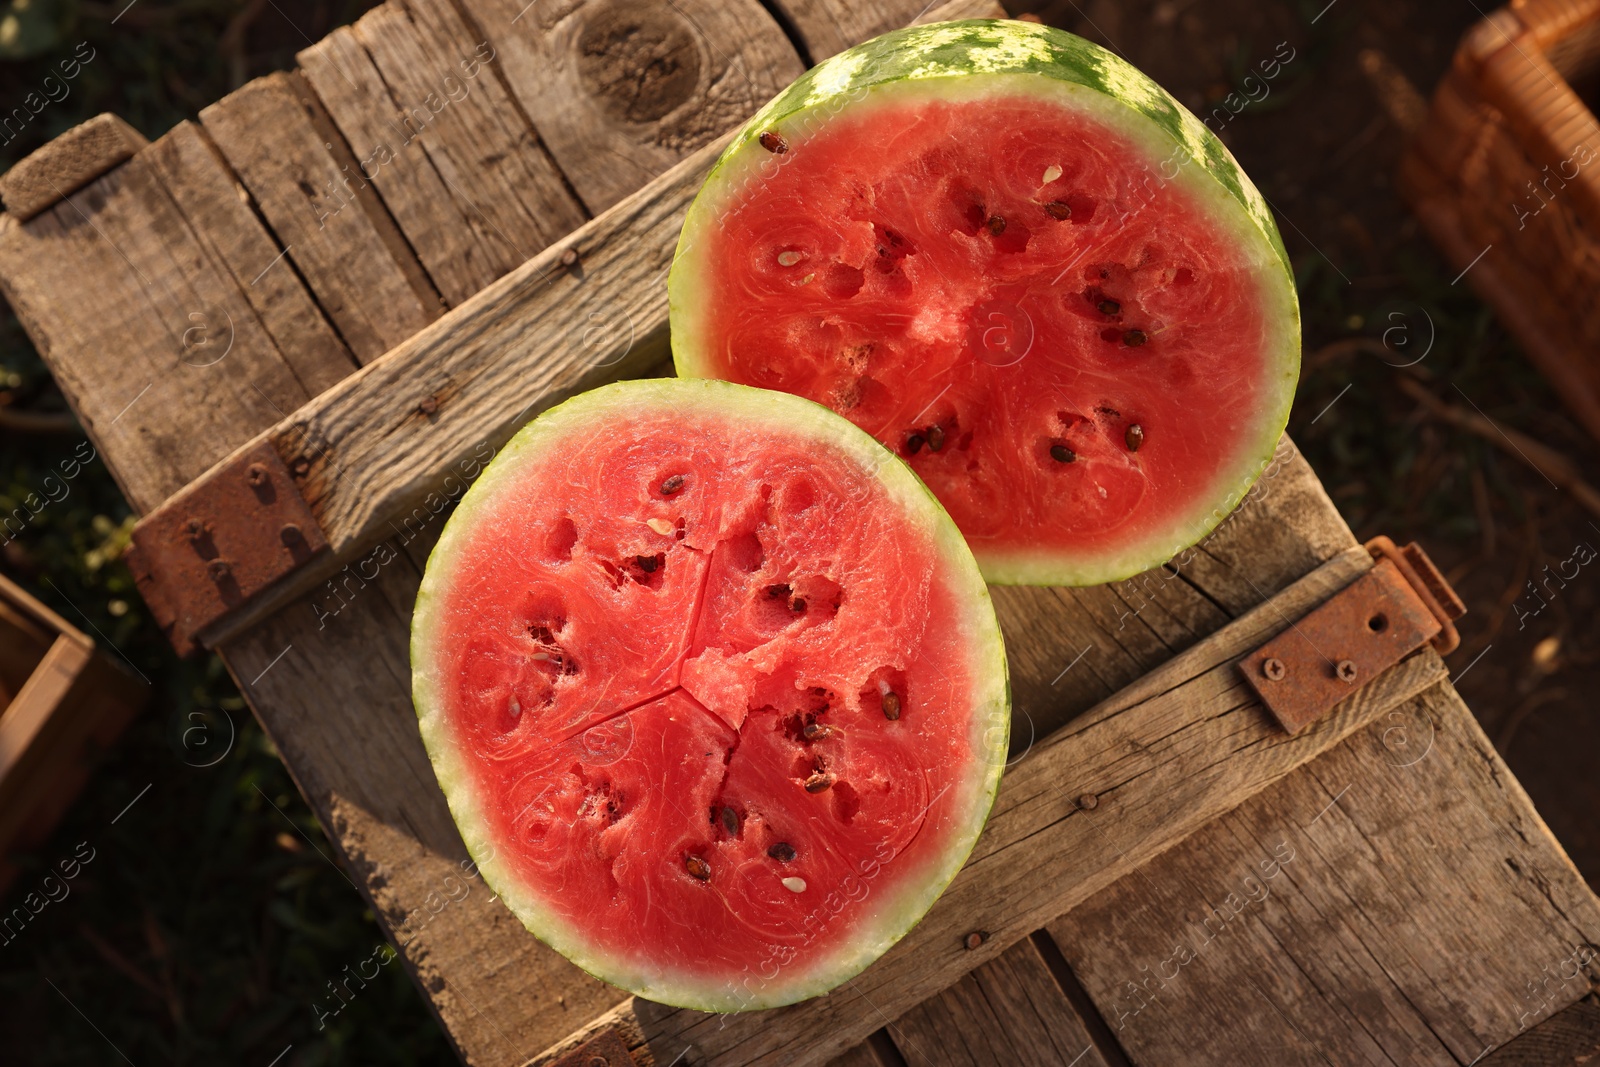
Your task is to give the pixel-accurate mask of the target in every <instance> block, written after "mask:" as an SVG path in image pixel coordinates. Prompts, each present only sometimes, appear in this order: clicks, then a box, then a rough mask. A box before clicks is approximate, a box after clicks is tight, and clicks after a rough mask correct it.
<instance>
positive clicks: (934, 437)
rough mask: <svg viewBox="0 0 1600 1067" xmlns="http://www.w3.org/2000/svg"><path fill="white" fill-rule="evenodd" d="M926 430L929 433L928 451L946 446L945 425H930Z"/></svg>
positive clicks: (935, 450) (934, 450)
mask: <svg viewBox="0 0 1600 1067" xmlns="http://www.w3.org/2000/svg"><path fill="white" fill-rule="evenodd" d="M925 432H926V433H927V435H928V451H930V452H937V451H939V449H941V448H943V447H944V427H943V426H929V427H928V429H927V430H926V431H925Z"/></svg>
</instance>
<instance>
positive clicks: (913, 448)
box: [906, 433, 924, 456]
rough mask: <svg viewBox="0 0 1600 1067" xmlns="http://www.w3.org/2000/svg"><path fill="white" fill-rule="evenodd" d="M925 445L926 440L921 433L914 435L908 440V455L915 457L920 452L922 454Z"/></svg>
mask: <svg viewBox="0 0 1600 1067" xmlns="http://www.w3.org/2000/svg"><path fill="white" fill-rule="evenodd" d="M923 443H924V439H923V436H922V435H921V434H920V433H914V434H912V435H911V436H910V437H907V438H906V455H908V456H914V455H916V454H917V453H918V452H921V451H922V445H923Z"/></svg>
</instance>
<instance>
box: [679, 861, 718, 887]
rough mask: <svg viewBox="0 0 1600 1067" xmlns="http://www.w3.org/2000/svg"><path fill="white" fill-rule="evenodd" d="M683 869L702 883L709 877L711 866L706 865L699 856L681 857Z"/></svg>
mask: <svg viewBox="0 0 1600 1067" xmlns="http://www.w3.org/2000/svg"><path fill="white" fill-rule="evenodd" d="M683 869H684V870H686V871H688V872H689V873H690V874H691V875H693V876H694V877H696V878H698V879H700V880H701V881H702V882H703V881H705V880H706V879H707V878H710V877H711V864H709V863H707V862H706V861H705V860H703V859H701V858H700V857H699V856H685V857H683Z"/></svg>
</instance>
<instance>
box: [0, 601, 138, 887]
mask: <svg viewBox="0 0 1600 1067" xmlns="http://www.w3.org/2000/svg"><path fill="white" fill-rule="evenodd" d="M149 695H150V690H149V686H147V685H146V684H145V683H144V682H143V681H142V680H141V679H139V678H137V677H135V675H134V673H133V671H131V670H129V669H128V668H127V667H124V666H122V665H121V664H119V663H117V662H115V661H113V660H112V659H111V658H110V657H109V656H108V655H107V654H106V653H105V652H102V651H100V650H98V649H96V648H95V644H94V642H93V641H91V640H90V639H89V638H88V637H86V636H85V635H84V634H83V633H81V632H80V631H79V630H78V629H77V628H76V627H74V626H72V625H71V624H69V623H68V622H67V621H66V620H65V619H63V618H61V617H60V616H59V615H57V614H56V613H55V612H53V611H51V610H50V609H49V608H47V607H45V606H44V605H43V604H41V603H39V602H38V601H37V600H35V599H34V598H33V597H31V596H29V595H28V594H27V593H26V592H25V591H24V590H23V589H22V588H20V587H19V586H17V585H16V583H14V582H12V581H10V580H9V579H7V578H5V577H4V576H0V890H3V889H4V888H5V886H6V885H8V884H9V883H10V881H11V879H12V877H13V876H14V875H15V874H16V869H15V868H14V867H13V865H12V864H11V862H10V857H11V856H12V854H14V853H15V852H17V851H19V850H22V849H27V848H32V847H34V846H36V845H39V844H41V843H43V841H44V839H45V838H46V837H48V836H49V834H50V831H51V830H52V829H54V827H55V825H56V823H57V822H58V821H59V820H60V818H61V816H62V814H63V813H64V812H65V811H66V810H67V806H68V805H70V804H71V803H72V800H73V798H74V797H76V796H77V795H78V790H79V789H81V788H82V787H83V783H84V782H85V781H86V780H87V779H88V777H89V773H90V771H91V770H92V769H93V766H94V760H95V757H96V755H97V754H98V753H99V752H101V751H103V750H104V749H105V748H106V746H108V745H110V744H111V742H112V741H115V740H116V738H117V735H118V734H120V733H121V732H122V730H123V728H124V727H125V726H127V724H128V720H130V719H131V718H133V715H134V713H135V712H137V711H138V710H140V709H141V708H142V707H144V705H145V702H146V701H147V700H148V699H149Z"/></svg>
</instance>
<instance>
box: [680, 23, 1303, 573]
mask: <svg viewBox="0 0 1600 1067" xmlns="http://www.w3.org/2000/svg"><path fill="white" fill-rule="evenodd" d="M669 285H670V295H671V318H672V347H673V355H674V358H675V361H676V364H677V369H678V373H679V374H680V375H683V376H686V377H715V378H724V379H727V380H730V381H736V382H743V383H746V384H750V385H757V386H762V387H766V388H771V389H781V390H785V391H787V392H792V393H797V394H799V395H801V396H806V397H809V398H811V399H813V400H816V401H818V402H819V403H822V404H824V405H826V406H827V407H829V408H831V409H833V410H834V411H836V412H838V413H840V414H842V415H844V416H845V417H847V418H848V419H850V421H852V422H854V423H855V424H856V425H858V426H860V427H862V428H863V429H865V430H867V431H868V432H869V433H871V434H872V435H873V436H875V437H876V438H877V439H878V440H879V441H881V442H883V443H884V444H885V445H886V446H887V447H889V448H890V449H892V450H893V451H895V452H897V453H898V454H899V455H900V456H901V457H902V458H903V459H905V461H906V462H908V463H909V464H910V465H911V466H912V468H913V469H915V470H916V472H917V473H918V474H919V475H920V476H921V477H922V479H923V481H924V482H926V483H927V484H928V486H929V487H930V488H931V489H932V490H933V492H934V493H935V494H936V495H937V496H938V497H939V499H940V500H941V501H942V502H943V503H944V505H945V507H946V508H947V509H948V510H949V512H950V514H951V516H952V517H953V518H954V519H955V521H956V523H957V525H958V526H959V527H960V528H961V530H962V532H963V533H964V534H965V535H966V537H967V540H968V542H969V543H970V545H971V547H972V550H973V552H974V554H975V555H976V556H977V559H978V562H979V564H980V566H981V567H982V568H983V573H984V575H985V576H986V577H987V578H988V579H989V580H990V581H995V582H1006V583H1032V584H1072V585H1088V584H1095V583H1099V582H1104V581H1110V580H1114V579H1118V578H1122V577H1126V576H1127V575H1130V574H1133V573H1137V572H1139V571H1141V570H1144V569H1146V568H1148V567H1151V566H1154V565H1156V564H1159V563H1161V562H1163V561H1165V560H1167V559H1169V558H1171V557H1172V556H1173V555H1175V554H1177V552H1179V551H1180V550H1182V549H1183V548H1186V547H1187V546H1189V545H1191V544H1193V543H1195V542H1196V541H1198V540H1200V539H1201V538H1202V537H1203V536H1204V535H1205V534H1206V533H1208V532H1209V531H1210V530H1211V529H1212V528H1213V527H1214V526H1215V525H1216V524H1217V523H1218V522H1219V521H1221V519H1222V518H1223V517H1224V516H1225V515H1226V514H1227V513H1228V512H1229V511H1230V510H1232V508H1233V507H1234V506H1235V505H1236V504H1237V503H1238V502H1239V500H1240V499H1242V498H1243V496H1244V494H1245V493H1246V492H1247V491H1248V489H1249V487H1250V485H1251V484H1252V483H1253V481H1254V480H1255V478H1256V476H1257V475H1258V474H1259V472H1260V471H1261V470H1262V468H1263V467H1264V466H1265V465H1266V463H1267V462H1268V461H1269V460H1270V457H1271V455H1272V452H1273V449H1274V447H1275V446H1276V443H1277V440H1278V437H1279V435H1280V433H1281V432H1282V430H1283V428H1284V425H1285V423H1286V421H1287V419H1288V414H1289V407H1290V403H1291V400H1292V398H1293V394H1294V388H1295V382H1296V379H1297V377H1298V373H1299V359H1300V318H1299V309H1298V304H1297V301H1296V296H1295V288H1294V278H1293V276H1292V274H1291V271H1290V266H1289V260H1288V257H1287V255H1286V254H1285V252H1284V249H1283V244H1282V242H1281V240H1280V239H1279V236H1278V231H1277V228H1276V226H1275V225H1274V224H1273V221H1272V216H1271V214H1270V212H1269V211H1268V209H1267V205H1266V203H1265V202H1264V200H1263V199H1262V197H1261V195H1260V194H1259V193H1258V192H1257V191H1256V189H1255V187H1254V186H1253V185H1251V183H1250V180H1249V179H1248V178H1247V177H1246V176H1245V175H1244V173H1243V171H1242V170H1241V169H1240V168H1239V165H1238V164H1237V163H1236V162H1235V161H1234V159H1233V157H1232V156H1231V155H1230V154H1229V153H1228V151H1227V149H1226V148H1224V147H1223V145H1222V144H1221V142H1219V141H1218V140H1217V138H1216V137H1214V136H1213V135H1212V134H1211V132H1210V131H1209V130H1208V129H1207V128H1206V127H1205V126H1204V125H1203V124H1201V123H1200V122H1199V121H1198V120H1197V119H1196V118H1195V117H1194V116H1193V115H1192V114H1190V113H1189V112H1188V111H1186V110H1185V109H1184V108H1183V107H1182V106H1181V105H1180V104H1178V102H1177V101H1175V100H1174V99H1173V98H1172V97H1171V96H1169V95H1168V94H1167V93H1166V92H1164V91H1163V90H1162V89H1161V88H1160V87H1158V86H1157V85H1156V84H1155V83H1154V82H1152V81H1151V80H1150V79H1149V78H1147V77H1145V76H1144V75H1143V74H1141V73H1140V72H1139V71H1137V70H1135V69H1134V68H1133V67H1131V66H1130V65H1129V64H1127V63H1126V62H1125V61H1123V60H1121V59H1119V58H1117V57H1116V56H1114V55H1112V54H1111V53H1110V52H1107V51H1105V50H1104V49H1102V48H1099V47H1098V46H1096V45H1093V44H1090V43H1089V42H1087V41H1084V40H1082V39H1081V38H1078V37H1074V36H1072V35H1071V34H1068V33H1064V32H1062V31H1059V30H1055V29H1050V28H1047V27H1044V26H1037V25H1031V24H1028V23H1024V22H1011V21H970V22H954V23H942V24H936V25H932V26H921V27H913V28H909V29H905V30H899V31H896V32H893V33H889V34H886V35H884V36H882V37H879V38H876V39H874V40H872V41H869V42H867V43H865V44H862V45H860V46H858V47H855V48H852V49H850V50H849V51H846V52H843V53H841V54H839V55H837V56H835V57H833V58H831V59H829V60H827V61H826V62H824V63H822V64H820V65H819V66H817V67H816V68H814V69H813V70H811V71H810V72H808V73H807V74H806V75H804V76H803V77H802V78H800V79H799V80H798V81H797V82H795V83H794V85H793V86H791V87H790V88H789V89H787V90H785V91H784V92H783V93H782V94H780V95H779V96H778V97H777V98H776V99H775V100H773V101H772V102H771V103H770V104H768V105H767V106H766V107H765V108H764V109H763V110H762V111H761V112H760V113H758V114H757V115H756V116H755V118H753V119H752V120H751V121H750V123H749V124H748V125H747V126H746V127H745V128H744V129H743V130H742V131H741V132H740V133H739V134H738V135H737V136H736V137H735V139H734V140H733V142H732V143H731V144H730V146H729V147H728V148H727V150H726V151H725V152H724V154H723V155H722V157H721V159H720V160H719V161H718V163H717V164H716V166H715V168H714V169H713V170H712V172H711V174H710V176H709V177H708V179H707V181H706V183H705V186H704V188H703V189H702V190H701V192H700V194H699V196H698V198H697V199H696V200H695V202H694V204H693V206H692V207H691V209H690V211H689V213H688V217H687V219H686V222H685V225H684V228H683V234H682V237H681V239H680V242H679V246H678V254H677V258H676V261H675V263H674V266H673V269H672V273H671V277H670V283H669Z"/></svg>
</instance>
